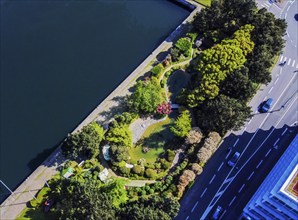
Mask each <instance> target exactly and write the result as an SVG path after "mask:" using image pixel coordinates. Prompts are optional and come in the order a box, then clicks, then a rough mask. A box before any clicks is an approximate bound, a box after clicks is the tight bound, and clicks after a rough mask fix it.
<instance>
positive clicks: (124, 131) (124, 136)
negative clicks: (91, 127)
mask: <svg viewBox="0 0 298 220" xmlns="http://www.w3.org/2000/svg"><path fill="white" fill-rule="evenodd" d="M106 140H107V141H109V142H110V143H111V144H113V145H118V146H123V147H124V146H125V147H132V133H131V130H130V129H129V126H128V125H127V124H120V125H119V124H118V123H117V122H116V123H114V126H113V127H110V129H109V131H108V132H107V134H106Z"/></svg>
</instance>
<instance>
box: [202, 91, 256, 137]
mask: <svg viewBox="0 0 298 220" xmlns="http://www.w3.org/2000/svg"><path fill="white" fill-rule="evenodd" d="M249 117H251V109H250V107H247V106H246V103H242V102H239V101H238V100H236V99H233V98H229V97H228V96H225V95H219V96H218V97H216V98H215V99H211V100H208V101H206V102H204V103H203V104H202V105H201V106H200V108H199V109H198V110H197V121H198V124H199V126H200V128H202V129H203V130H204V131H206V132H210V131H217V132H218V133H219V134H221V135H223V134H225V133H226V132H227V131H228V130H230V129H239V128H240V127H241V126H243V125H244V122H245V120H247V119H248V118H249Z"/></svg>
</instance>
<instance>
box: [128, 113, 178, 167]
mask: <svg viewBox="0 0 298 220" xmlns="http://www.w3.org/2000/svg"><path fill="white" fill-rule="evenodd" d="M171 124H172V120H171V119H170V118H169V117H167V118H166V119H165V120H163V121H161V122H158V123H155V124H153V125H151V126H149V127H148V128H147V129H146V131H145V132H144V134H143V136H142V141H141V145H137V146H135V147H132V148H131V149H129V154H130V157H131V162H132V163H136V162H137V161H138V160H139V159H141V158H144V159H146V162H148V163H154V162H155V160H156V159H157V158H158V157H159V155H160V154H161V153H163V152H165V149H164V145H165V143H166V141H168V140H170V139H172V137H173V134H172V133H171V132H170V129H169V127H170V125H171ZM142 146H144V147H149V148H150V150H149V151H148V152H147V153H143V152H142Z"/></svg>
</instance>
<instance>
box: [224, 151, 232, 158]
mask: <svg viewBox="0 0 298 220" xmlns="http://www.w3.org/2000/svg"><path fill="white" fill-rule="evenodd" d="M231 153H232V151H231V150H230V151H229V153H228V154H227V156H226V157H225V159H227V158H228V157H229V156H230V154H231Z"/></svg>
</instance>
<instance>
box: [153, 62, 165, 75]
mask: <svg viewBox="0 0 298 220" xmlns="http://www.w3.org/2000/svg"><path fill="white" fill-rule="evenodd" d="M163 71H164V67H163V65H162V63H159V64H157V65H156V66H154V67H153V68H152V69H151V73H152V74H153V76H155V77H156V78H159V77H160V76H161V74H162V73H163Z"/></svg>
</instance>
